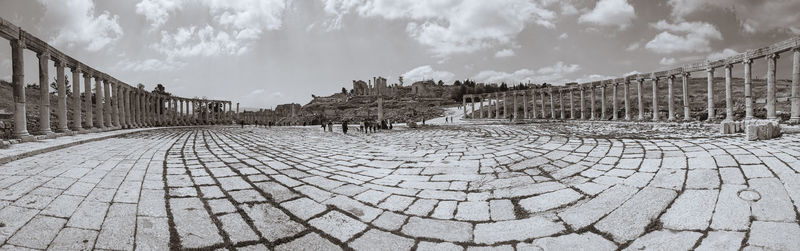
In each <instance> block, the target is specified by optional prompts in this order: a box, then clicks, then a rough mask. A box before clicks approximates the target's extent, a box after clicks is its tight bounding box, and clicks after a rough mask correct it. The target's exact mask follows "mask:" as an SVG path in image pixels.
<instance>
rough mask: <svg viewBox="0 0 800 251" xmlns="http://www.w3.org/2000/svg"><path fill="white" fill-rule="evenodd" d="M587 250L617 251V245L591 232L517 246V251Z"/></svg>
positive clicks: (548, 238)
mask: <svg viewBox="0 0 800 251" xmlns="http://www.w3.org/2000/svg"><path fill="white" fill-rule="evenodd" d="M586 248H591V249H592V250H597V251H601V250H616V249H617V245H616V244H614V242H611V241H609V240H606V239H604V238H603V237H602V236H599V235H597V234H595V233H591V232H587V233H583V234H575V233H573V234H568V235H561V236H558V237H545V238H539V239H536V240H534V241H533V242H531V243H520V244H517V250H581V249H586Z"/></svg>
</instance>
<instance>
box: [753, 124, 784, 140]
mask: <svg viewBox="0 0 800 251" xmlns="http://www.w3.org/2000/svg"><path fill="white" fill-rule="evenodd" d="M744 127H745V139H746V140H750V141H753V140H767V139H774V138H777V137H780V136H781V126H780V124H779V123H778V121H777V120H747V121H745V122H744Z"/></svg>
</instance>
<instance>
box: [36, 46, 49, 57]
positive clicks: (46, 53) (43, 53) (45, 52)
mask: <svg viewBox="0 0 800 251" xmlns="http://www.w3.org/2000/svg"><path fill="white" fill-rule="evenodd" d="M36 57H39V59H42V58H47V59H50V51H49V50H47V48H44V50H42V51H41V52H36Z"/></svg>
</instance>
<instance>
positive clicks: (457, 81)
mask: <svg viewBox="0 0 800 251" xmlns="http://www.w3.org/2000/svg"><path fill="white" fill-rule="evenodd" d="M453 85H455V86H461V80H458V79H456V82H453Z"/></svg>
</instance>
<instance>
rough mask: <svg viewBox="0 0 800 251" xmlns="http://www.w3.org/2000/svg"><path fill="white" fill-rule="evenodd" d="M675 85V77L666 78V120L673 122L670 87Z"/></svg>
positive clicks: (673, 112)
mask: <svg viewBox="0 0 800 251" xmlns="http://www.w3.org/2000/svg"><path fill="white" fill-rule="evenodd" d="M673 84H675V75H669V76H668V77H667V120H668V121H675V109H674V106H675V100H674V99H673V97H672V85H673Z"/></svg>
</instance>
